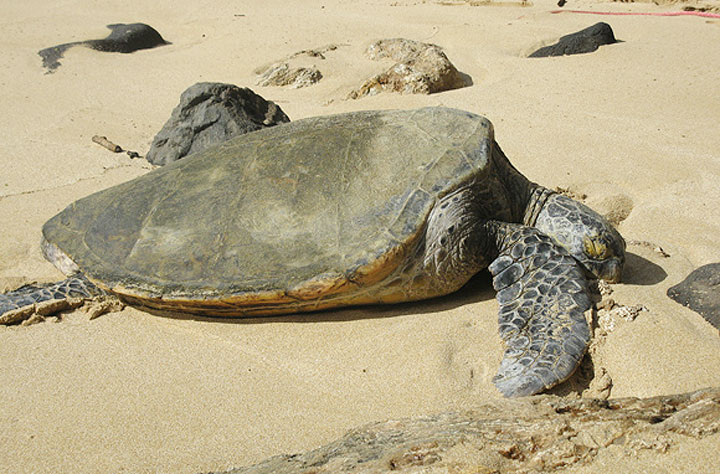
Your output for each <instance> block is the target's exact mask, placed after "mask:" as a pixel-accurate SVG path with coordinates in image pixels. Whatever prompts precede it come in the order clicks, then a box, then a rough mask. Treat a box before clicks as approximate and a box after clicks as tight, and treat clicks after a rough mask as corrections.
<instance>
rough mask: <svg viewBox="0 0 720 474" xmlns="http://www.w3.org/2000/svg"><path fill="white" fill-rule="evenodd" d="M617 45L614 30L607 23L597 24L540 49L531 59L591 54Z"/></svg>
mask: <svg viewBox="0 0 720 474" xmlns="http://www.w3.org/2000/svg"><path fill="white" fill-rule="evenodd" d="M612 43H617V40H616V39H615V35H614V34H613V30H612V28H610V25H608V24H607V23H602V22H601V23H596V24H594V25H593V26H591V27H589V28H585V29H584V30H581V31H578V32H577V33H573V34H570V35H566V36H563V37H562V38H560V40H558V42H557V43H555V44H553V45H550V46H545V47H544V48H540V49H538V50H537V51H535V52H534V53H532V54H531V55H530V56H528V57H530V58H545V57H548V56H564V55H566V54H582V53H591V52H593V51H595V50H597V49H598V48H599V47H600V46H602V45H604V44H612Z"/></svg>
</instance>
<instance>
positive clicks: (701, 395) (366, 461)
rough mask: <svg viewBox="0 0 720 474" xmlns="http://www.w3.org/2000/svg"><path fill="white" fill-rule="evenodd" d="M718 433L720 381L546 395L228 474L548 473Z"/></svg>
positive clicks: (377, 432)
mask: <svg viewBox="0 0 720 474" xmlns="http://www.w3.org/2000/svg"><path fill="white" fill-rule="evenodd" d="M718 431H720V388H711V389H703V390H699V391H696V392H692V393H686V394H680V395H669V396H659V397H652V398H618V399H612V400H598V399H577V400H565V399H561V398H558V397H555V396H550V395H546V396H539V397H531V398H527V399H518V400H498V401H493V402H490V403H488V404H487V405H486V406H484V407H482V408H480V409H477V410H474V411H469V412H464V413H442V414H438V415H433V416H427V417H421V418H408V419H401V420H394V421H386V422H381V423H373V424H370V425H366V426H364V427H361V428H358V429H355V430H352V431H350V432H349V433H347V434H346V435H345V436H344V437H342V438H340V439H338V440H337V441H334V442H332V443H330V444H327V445H325V446H323V447H321V448H318V449H315V450H312V451H308V452H306V453H303V454H295V455H282V456H275V457H272V458H269V459H267V460H265V461H263V462H261V463H259V464H256V465H254V466H250V467H244V468H238V469H233V470H230V471H227V474H230V473H233V474H240V473H243V474H261V473H278V474H284V473H307V474H309V473H313V474H320V473H349V472H353V473H373V472H388V471H392V472H405V473H409V472H413V473H415V472H423V473H434V472H438V473H439V472H473V473H493V472H547V471H553V470H556V469H564V468H568V467H569V466H572V465H580V464H584V463H587V462H589V461H591V460H592V459H593V458H594V457H595V456H596V455H597V454H598V452H600V451H601V450H603V449H605V448H607V447H608V446H611V445H615V446H620V447H622V448H624V449H626V450H628V451H629V452H631V453H632V452H637V451H639V450H643V449H652V450H655V451H658V452H661V453H662V452H665V451H667V450H668V449H671V448H672V446H673V445H674V444H675V443H677V442H679V441H681V440H683V439H688V438H702V437H705V436H708V435H711V434H714V433H717V432H718ZM659 455H662V454H659Z"/></svg>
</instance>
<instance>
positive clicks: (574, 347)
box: [489, 222, 592, 397]
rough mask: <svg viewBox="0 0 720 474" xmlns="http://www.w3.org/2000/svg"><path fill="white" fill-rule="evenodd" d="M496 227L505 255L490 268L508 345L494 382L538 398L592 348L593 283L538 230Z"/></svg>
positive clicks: (515, 394) (508, 391) (507, 391)
mask: <svg viewBox="0 0 720 474" xmlns="http://www.w3.org/2000/svg"><path fill="white" fill-rule="evenodd" d="M493 224H494V227H495V230H496V232H495V237H496V242H497V250H498V251H499V255H498V257H497V258H496V259H495V260H494V261H493V262H492V264H491V265H490V266H489V269H490V272H491V273H492V274H493V286H494V287H495V289H496V290H497V291H498V294H497V300H498V302H499V303H500V310H499V317H498V320H499V324H500V328H499V329H500V336H501V337H502V339H503V340H504V341H505V343H506V350H505V354H504V357H503V360H502V362H501V364H500V368H499V369H498V373H497V375H496V376H495V377H494V379H493V382H495V385H496V386H497V388H498V389H499V390H500V391H501V392H502V393H503V394H504V395H505V396H508V397H519V396H525V395H532V394H534V393H537V392H540V391H541V390H544V389H547V388H550V387H552V386H554V385H556V384H558V383H560V382H562V381H563V380H565V379H567V378H568V377H569V376H570V375H571V374H572V373H573V372H574V371H575V368H576V367H577V366H578V364H579V363H580V360H581V359H582V358H583V356H584V354H585V351H586V350H587V346H588V343H589V341H590V328H589V326H588V323H587V321H586V319H585V314H584V313H585V311H586V310H588V309H589V308H590V307H591V305H592V303H591V301H590V297H589V294H588V288H587V281H586V279H585V276H584V273H583V270H582V269H581V267H580V265H579V264H578V262H577V261H576V260H575V259H574V258H572V257H571V256H570V255H569V254H568V252H567V251H566V250H565V249H563V248H562V247H560V246H558V245H557V244H556V243H555V242H553V240H552V239H550V238H549V237H547V236H545V235H544V234H542V233H541V232H539V231H538V230H537V229H534V228H531V227H524V226H520V225H515V224H506V223H501V222H495V223H493Z"/></svg>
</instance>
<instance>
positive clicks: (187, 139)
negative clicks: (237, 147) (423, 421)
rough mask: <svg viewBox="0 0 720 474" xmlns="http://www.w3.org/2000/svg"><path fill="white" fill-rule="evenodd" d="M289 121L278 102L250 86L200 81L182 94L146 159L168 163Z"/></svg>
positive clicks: (153, 162) (152, 161)
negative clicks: (237, 137)
mask: <svg viewBox="0 0 720 474" xmlns="http://www.w3.org/2000/svg"><path fill="white" fill-rule="evenodd" d="M289 121H290V119H289V118H288V116H287V115H285V113H284V112H283V111H282V110H281V109H280V107H278V106H277V105H276V104H275V103H274V102H268V101H266V100H265V99H263V98H262V97H260V96H259V95H257V94H255V93H254V92H253V91H251V90H250V89H247V88H241V87H238V86H235V85H232V84H222V83H217V82H200V83H197V84H195V85H193V86H191V87H189V88H188V89H187V90H185V92H183V93H182V95H181V96H180V103H179V104H178V106H177V107H175V109H174V110H173V111H172V115H171V116H170V118H169V119H168V121H167V122H166V123H165V125H164V126H163V128H162V130H160V132H158V134H157V135H156V136H155V138H154V139H153V142H152V145H151V146H150V151H148V153H147V156H146V158H147V160H148V161H149V162H150V163H152V164H155V165H166V164H168V163H171V162H173V161H176V160H179V159H180V158H182V157H184V156H186V155H190V154H192V153H197V152H199V151H202V150H204V149H206V148H208V147H209V146H211V145H214V144H216V143H220V142H223V141H225V140H227V139H229V138H232V137H234V136H235V135H241V134H243V133H248V132H254V131H255V130H259V129H261V128H264V127H271V126H273V125H277V124H279V123H283V122H289Z"/></svg>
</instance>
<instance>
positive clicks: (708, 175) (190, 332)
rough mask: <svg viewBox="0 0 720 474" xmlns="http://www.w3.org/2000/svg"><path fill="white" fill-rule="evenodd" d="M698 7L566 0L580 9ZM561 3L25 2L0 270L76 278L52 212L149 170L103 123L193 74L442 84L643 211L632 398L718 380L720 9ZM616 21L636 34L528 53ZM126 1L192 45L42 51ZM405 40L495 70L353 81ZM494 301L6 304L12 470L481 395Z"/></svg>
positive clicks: (204, 445)
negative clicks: (294, 73) (240, 306)
mask: <svg viewBox="0 0 720 474" xmlns="http://www.w3.org/2000/svg"><path fill="white" fill-rule="evenodd" d="M681 7H682V5H678V4H669V5H663V6H656V5H653V4H648V3H630V4H628V3H623V4H620V3H601V2H594V1H593V2H591V1H589V0H570V2H569V3H568V5H566V7H565V8H566V9H568V8H572V9H577V10H597V11H614V12H665V11H679V10H680V9H681ZM556 9H557V6H556V5H555V2H553V1H546V0H539V1H536V2H534V4H533V5H530V6H525V7H523V6H520V5H519V4H517V3H506V4H500V5H499V6H495V5H478V6H471V5H455V4H452V5H451V4H447V5H442V4H438V3H433V2H421V1H403V0H399V1H389V0H387V1H380V0H366V1H358V2H352V1H348V0H323V1H314V0H313V1H290V2H289V1H275V0H271V1H265V2H237V1H217V2H202V4H199V3H196V2H178V1H167V0H159V1H155V2H144V1H139V0H126V1H125V2H122V4H120V3H117V2H94V1H89V0H64V1H62V2H52V3H51V2H46V1H42V0H25V1H23V2H4V3H3V5H2V6H0V17H1V18H2V20H0V22H2V28H0V46H1V47H2V50H3V53H4V54H3V56H4V60H3V64H2V66H0V88H1V89H2V94H0V109H1V110H2V113H1V114H0V170H1V171H0V256H1V257H2V258H0V290H5V289H9V288H14V287H16V286H18V285H21V284H24V283H28V282H31V281H42V282H45V281H54V280H57V279H60V278H62V274H61V273H59V272H58V271H57V270H56V269H55V268H54V267H53V266H52V265H51V264H50V263H48V262H46V261H45V260H44V259H43V257H42V255H41V252H40V248H39V245H38V244H39V240H40V229H41V227H42V224H43V223H44V222H45V221H46V220H47V219H48V218H50V217H51V216H53V215H54V214H56V213H57V212H59V211H60V210H61V209H63V208H64V207H65V206H67V205H68V204H69V203H71V202H72V201H74V200H76V199H78V198H81V197H83V196H86V195H88V194H90V193H92V192H95V191H98V190H101V189H104V188H107V187H109V186H112V185H115V184H118V183H121V182H124V181H127V180H129V179H132V178H134V177H136V176H140V175H142V174H145V173H147V172H148V171H149V170H150V169H152V167H151V166H150V165H149V164H148V163H147V162H146V161H145V160H137V159H136V160H131V159H129V157H128V156H127V155H125V154H113V153H111V152H109V151H107V150H105V149H103V148H101V147H99V146H98V145H96V144H95V143H93V142H92V141H91V137H92V136H93V135H105V136H107V137H108V138H109V139H110V140H112V141H114V142H116V143H118V144H119V145H121V146H122V147H123V148H126V149H130V150H137V151H139V152H140V153H141V154H144V153H145V152H146V151H147V149H148V148H149V145H150V142H151V140H152V138H153V136H154V135H155V133H157V131H158V130H160V128H161V127H162V125H163V124H164V122H165V120H167V118H168V117H169V115H170V112H171V110H172V108H173V107H174V106H175V105H176V104H177V102H178V100H179V96H180V94H181V93H182V91H184V90H185V89H186V88H187V87H189V86H190V85H192V84H194V83H196V82H201V81H213V82H228V83H233V84H237V85H239V86H243V87H250V88H251V89H253V90H254V91H255V92H257V93H258V94H260V95H262V96H263V97H265V98H266V99H268V100H272V101H275V102H276V103H277V104H278V105H280V107H281V108H282V109H283V110H284V111H285V112H286V113H287V114H288V115H289V116H290V118H291V119H293V120H296V119H300V118H303V117H309V116H314V115H325V114H332V113H340V112H346V111H353V110H363V109H390V108H414V107H421V106H437V105H442V106H447V107H456V108H462V109H466V110H469V111H472V112H475V113H479V114H483V115H485V116H487V117H488V118H489V119H490V120H491V121H492V122H493V123H494V125H495V133H496V138H497V140H498V142H499V143H500V144H501V146H502V147H503V150H504V151H505V153H506V154H507V155H508V157H509V158H510V159H511V161H512V162H513V164H514V165H515V166H516V167H517V168H518V169H519V170H521V171H522V172H523V173H524V174H525V175H526V176H528V177H529V178H530V179H531V180H533V181H536V182H539V183H542V184H544V185H545V186H548V187H551V188H553V187H556V186H557V187H562V188H568V189H571V190H573V191H574V192H576V193H583V194H586V195H587V199H586V202H587V203H588V204H589V205H590V206H591V207H594V208H596V209H597V210H599V211H601V212H611V211H613V212H615V213H619V214H622V215H627V217H626V218H625V219H624V220H623V221H622V222H621V223H620V224H619V230H620V231H621V233H622V234H623V236H624V237H625V239H626V240H627V241H628V242H631V243H630V244H629V246H628V251H629V255H628V263H627V268H626V275H625V279H624V282H623V283H621V284H618V285H613V290H614V293H613V295H612V297H613V298H614V299H615V300H616V301H617V302H618V303H621V304H624V305H629V306H631V305H644V306H645V307H646V308H647V311H642V312H640V314H639V315H638V317H637V318H636V319H635V320H634V321H618V324H617V327H616V328H615V330H614V331H612V332H611V333H610V334H608V335H607V337H605V338H604V340H603V341H602V342H601V343H599V344H598V345H597V347H596V349H595V359H594V361H593V362H594V364H595V367H596V368H597V367H603V368H604V369H605V370H606V371H607V374H608V375H609V376H610V377H611V379H612V389H611V392H610V396H612V397H623V396H642V397H647V396H652V395H660V394H670V393H678V392H685V391H691V390H695V389H698V388H702V387H707V386H719V385H720V370H718V367H720V336H719V335H718V330H717V329H715V328H713V327H712V326H710V325H709V324H708V323H706V322H705V321H704V320H703V319H702V318H701V317H700V316H699V315H698V314H696V313H694V312H692V311H690V310H688V309H686V308H684V307H682V306H680V305H678V304H677V303H675V302H674V301H672V300H670V299H669V298H668V297H667V296H666V294H665V292H666V291H667V289H668V288H669V287H670V286H672V285H675V284H676V283H678V282H679V281H681V280H682V279H684V278H685V276H686V275H687V274H688V273H689V272H690V271H691V270H693V269H694V268H697V267H698V266H700V265H703V264H706V263H711V262H715V261H719V260H720V258H719V257H720V243H718V235H720V208H719V207H718V202H720V133H718V126H719V125H718V124H720V86H719V85H718V78H719V77H720V48H718V47H717V45H718V44H720V19H713V18H701V17H696V16H682V17H665V16H598V15H584V14H576V13H569V12H563V13H560V14H552V13H550V12H551V11H552V10H556ZM598 21H606V22H608V23H609V24H610V25H611V26H612V28H613V29H614V31H615V35H616V37H617V38H618V39H620V40H622V42H620V43H617V44H614V45H609V46H603V47H601V48H600V49H599V50H598V51H596V52H594V53H591V54H585V55H577V56H570V57H560V58H546V59H527V58H526V57H525V56H526V55H527V54H528V53H530V52H532V51H533V50H534V49H536V48H538V47H540V46H543V45H546V44H550V43H552V42H554V41H555V40H556V39H557V38H558V37H559V36H562V35H565V34H569V33H572V32H575V31H578V30H580V29H582V28H585V27H587V26H590V25H592V24H594V23H596V22H598ZM122 22H125V23H133V22H144V23H147V24H150V25H152V26H153V27H154V28H156V29H157V30H158V31H159V32H160V33H161V34H162V35H163V37H164V38H165V39H166V40H168V41H170V42H171V43H172V44H170V45H166V46H163V47H159V48H155V49H149V50H143V51H138V52H135V53H133V54H107V53H100V52H97V51H93V50H90V49H87V48H82V47H78V48H72V49H70V50H68V51H67V52H66V53H65V57H64V58H63V59H61V62H62V66H61V67H60V68H59V69H58V70H57V71H56V72H55V73H53V74H45V71H44V69H43V68H42V67H41V60H40V57H39V56H38V54H37V51H38V50H40V49H43V48H46V47H49V46H53V45H56V44H60V43H65V42H69V41H78V40H85V39H91V38H102V37H104V36H106V35H107V33H108V30H107V29H106V28H105V26H104V25H106V24H110V23H122ZM394 37H403V38H409V39H414V40H419V41H425V42H431V43H434V44H437V45H439V46H441V47H442V48H444V50H445V52H446V54H447V55H448V57H449V58H450V60H451V61H452V62H453V63H454V64H455V66H456V67H457V68H458V69H459V70H460V71H461V72H463V73H465V74H467V75H469V76H470V77H471V78H472V81H473V85H472V86H471V87H465V88H462V89H457V90H452V91H447V92H443V93H438V94H433V95H401V94H390V93H383V94H378V95H376V96H373V97H368V98H363V99H360V100H345V97H346V95H347V93H348V92H349V91H350V90H352V89H354V88H356V87H358V86H359V85H360V84H361V83H362V81H363V80H364V79H365V78H367V77H369V76H370V75H371V74H373V73H375V72H379V70H378V68H379V67H381V66H382V65H379V64H377V63H373V62H370V61H367V60H365V59H364V58H363V57H362V51H363V48H364V47H366V46H367V45H368V44H369V43H370V42H371V41H374V40H377V39H383V38H394ZM329 43H334V44H337V45H339V47H338V49H337V50H335V51H332V52H329V53H328V54H327V55H326V57H327V59H325V60H321V59H317V60H316V61H315V62H314V64H316V65H317V67H318V68H319V69H320V70H321V71H322V74H323V76H324V77H323V79H322V80H321V81H320V82H319V83H318V84H316V85H314V86H311V87H306V88H301V89H290V88H273V87H257V86H255V85H254V84H255V81H256V76H255V74H254V73H253V70H254V69H255V68H257V67H258V66H261V65H264V64H267V63H269V62H272V61H275V60H278V59H281V58H283V57H285V56H287V55H289V54H291V53H294V52H296V51H300V50H303V49H309V48H315V47H320V46H323V45H326V44H329ZM633 242H635V243H633ZM641 242H649V243H650V244H642V243H641ZM658 246H659V247H661V248H662V249H663V250H664V252H665V253H666V254H667V255H669V256H667V257H666V256H664V255H662V254H661V253H660V252H658V251H656V250H655V247H658ZM496 321H497V302H496V301H495V299H494V293H493V291H492V288H491V285H490V278H489V276H488V275H487V274H481V275H480V276H478V277H477V278H475V279H474V280H472V281H471V282H470V284H469V285H468V287H466V288H465V289H463V290H462V291H461V292H459V293H458V294H455V295H451V296H448V297H445V298H441V299H437V300H433V301H428V302H421V303H414V304H405V305H398V306H392V307H370V308H352V309H347V310H341V311H331V312H325V313H318V314H310V315H305V316H291V317H285V318H280V317H278V318H268V319H250V320H198V319H193V318H181V317H177V318H171V317H160V316H154V315H150V314H147V313H144V312H141V311H138V310H135V309H133V308H126V309H125V310H123V311H122V312H119V313H113V314H108V315H105V316H102V317H100V318H98V319H95V320H92V321H89V320H88V317H87V316H86V315H85V314H83V313H82V312H79V311H78V312H75V313H71V314H68V315H65V316H64V317H63V318H62V321H60V322H58V323H50V322H46V323H41V324H36V325H33V326H29V327H19V326H18V327H0V360H1V361H2V363H1V364H0V451H1V452H2V455H0V471H2V472H12V473H21V472H74V473H94V472H132V473H154V472H173V473H196V472H204V471H210V470H221V469H227V468H230V467H233V466H241V465H245V464H251V463H254V462H258V461H260V460H262V459H263V458H266V457H268V456H272V455H276V454H281V453H293V452H298V451H303V450H307V449H310V448H314V447H317V446H319V445H322V444H324V443H327V442H329V441H331V440H333V439H335V438H337V437H339V436H341V435H342V434H343V433H345V432H346V431H347V430H348V429H350V428H352V427H355V426H357V425H360V424H364V423H368V422H372V421H379V420H383V419H388V418H400V417H406V416H412V415H421V414H426V413H433V412H440V411H448V410H458V409H463V408H472V407H473V406H477V405H479V404H481V403H482V401H483V400H487V399H491V398H498V397H500V394H499V393H498V392H497V391H496V389H495V388H494V386H493V384H492V381H491V379H492V376H493V375H494V373H495V370H496V369H497V366H498V364H499V361H500V358H501V355H502V346H501V341H500V338H499V336H498V332H497V322H496ZM559 390H560V392H561V393H562V388H560V389H559ZM568 396H573V394H572V393H571V394H569V395H568ZM718 449H720V435H719V434H715V435H713V436H710V437H708V438H705V439H703V440H701V441H688V442H686V443H681V444H679V445H676V446H673V447H672V448H671V449H670V451H669V452H667V453H658V452H656V451H653V450H648V451H646V452H643V453H641V455H639V456H633V455H629V454H627V453H623V452H621V451H619V450H615V451H613V450H608V451H606V452H604V453H602V455H601V456H599V457H598V458H596V459H595V461H594V462H592V463H590V464H589V465H587V466H584V467H583V469H584V470H585V471H583V472H608V471H611V470H613V471H616V472H630V471H640V470H648V469H656V468H657V469H661V470H664V471H662V472H711V471H712V470H713V469H717V464H716V459H717V451H718Z"/></svg>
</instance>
